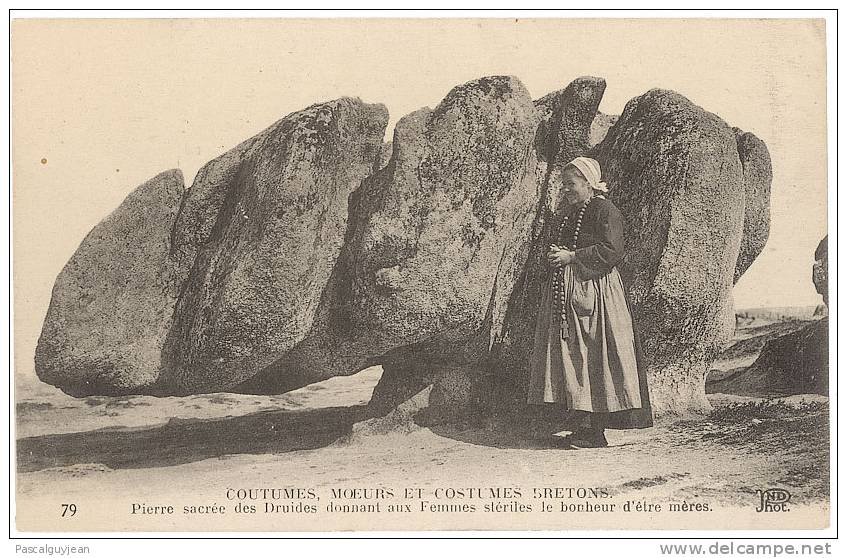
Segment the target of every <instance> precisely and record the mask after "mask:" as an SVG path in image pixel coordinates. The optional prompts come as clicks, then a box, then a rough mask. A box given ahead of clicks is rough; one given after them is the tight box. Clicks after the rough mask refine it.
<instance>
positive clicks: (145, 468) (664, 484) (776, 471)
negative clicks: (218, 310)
mask: <svg viewBox="0 0 847 558" xmlns="http://www.w3.org/2000/svg"><path fill="white" fill-rule="evenodd" d="M768 331H770V330H768ZM747 334H749V332H747ZM744 335H745V332H741V333H740V337H739V341H741V340H743V339H748V340H749V339H750V338H751V335H747V336H746V337H745V336H744ZM748 344H749V343H748ZM753 345H755V343H754V344H753ZM741 353H743V351H740V350H736V352H735V353H729V354H727V359H726V361H727V362H729V361H730V360H731V361H732V363H730V364H733V365H737V363H738V362H740V360H739V359H741V360H744V359H748V360H749V358H750V355H744V354H741ZM719 364H720V363H719ZM727 366H728V367H730V368H731V367H732V366H729V365H727ZM380 374H381V369H380V368H379V367H375V368H370V369H367V370H365V371H363V372H361V373H359V374H356V375H354V376H350V377H345V378H333V379H331V380H327V381H325V382H321V383H319V384H314V385H311V386H307V387H305V388H302V389H299V390H296V391H294V392H290V393H287V394H285V395H279V396H250V395H233V394H209V395H198V396H192V397H185V398H154V397H143V396H137V397H121V398H112V397H88V398H83V399H75V398H72V397H69V396H66V395H64V394H63V393H61V392H60V391H58V390H56V389H54V388H52V387H50V386H47V385H44V384H41V383H39V382H38V381H37V380H36V379H35V378H34V375H32V374H29V375H26V374H20V375H19V376H18V378H17V382H16V396H17V399H16V401H17V435H16V437H17V440H18V443H17V463H18V475H17V506H18V508H17V518H16V524H17V527H18V529H20V530H25V531H55V530H68V531H73V530H86V531H91V530H94V531H111V530H135V531H167V530H176V531H205V530H216V531H236V530H238V531H314V530H332V529H368V530H390V529H406V530H409V529H419V528H429V529H439V530H441V529H556V530H559V529H624V528H642V529H670V528H696V529H764V528H792V529H815V528H818V529H819V528H824V527H826V526H827V524H828V517H829V507H828V499H829V438H828V431H829V428H828V424H829V422H828V421H829V406H828V400H827V398H825V397H820V396H804V395H800V396H793V397H789V398H784V399H779V400H767V401H766V400H762V399H757V398H750V397H738V396H733V395H727V394H711V395H710V396H709V397H710V401H711V402H712V403H713V405H714V407H715V410H714V411H713V412H712V413H711V414H710V415H708V416H703V417H693V418H688V419H685V420H682V419H679V420H665V421H662V422H660V423H659V424H658V425H657V426H656V427H654V428H651V429H646V430H633V431H610V432H609V433H608V438H609V442H610V444H611V447H609V448H604V449H588V450H585V449H583V450H573V449H565V448H563V447H562V446H561V444H557V443H556V441H557V439H559V438H557V436H554V434H555V433H556V431H557V426H556V425H555V424H549V423H546V422H545V423H542V422H537V423H532V422H529V423H520V422H516V421H514V420H513V419H512V418H510V417H499V418H487V419H483V420H480V421H477V422H474V423H471V424H466V425H460V426H452V427H431V428H423V427H414V428H412V429H411V431H410V432H398V433H391V434H387V435H373V436H366V437H351V436H349V434H350V432H351V429H352V425H353V424H354V423H355V422H358V421H361V420H363V419H364V418H365V417H366V408H365V404H366V403H367V401H368V400H369V398H370V394H371V392H372V390H373V387H374V385H375V384H376V382H377V381H378V380H379V376H380ZM562 433H564V432H560V433H559V434H562ZM257 488H288V489H297V488H299V489H301V491H303V492H301V494H300V496H302V498H301V499H296V498H294V497H293V496H292V495H291V494H282V495H279V496H277V497H276V498H274V497H273V496H271V497H267V498H262V497H259V498H258V499H252V498H251V497H249V496H248V497H245V498H239V497H238V495H237V492H236V491H237V490H239V489H243V490H247V489H257ZM357 488H359V489H368V490H370V491H371V492H368V493H365V494H364V496H375V493H374V492H373V489H377V488H382V489H385V490H386V491H390V494H389V492H383V493H382V494H381V496H384V497H383V498H378V497H377V498H371V497H367V498H350V497H349V496H351V495H350V494H349V493H348V494H342V495H333V493H332V491H333V489H347V490H349V489H357ZM498 488H499V489H500V492H499V493H493V492H492V489H498ZM774 488H777V489H783V490H786V491H788V492H789V493H790V494H791V500H790V512H788V513H785V512H782V513H775V512H756V508H757V507H758V506H759V504H760V502H761V497H760V494H759V493H757V490H763V489H774ZM230 489H232V490H230ZM407 489H408V490H409V491H410V492H408V493H407V492H406V490H407ZM507 489H508V490H507ZM545 489H558V490H559V492H558V494H557V493H555V492H551V491H547V492H545ZM418 490H419V492H418ZM509 490H511V492H509ZM460 492H461V494H460ZM518 492H519V493H520V494H518ZM254 495H255V494H254ZM362 495H363V494H361V493H360V494H356V496H362ZM265 496H267V495H265ZM334 496H335V497H334ZM405 496H413V497H410V498H406V497H405ZM627 502H629V510H628V511H626V507H625V506H626V505H627ZM68 503H74V504H75V505H76V509H77V511H76V513H75V514H74V516H73V517H67V512H66V517H65V518H62V517H61V512H62V509H63V508H62V504H68ZM239 503H241V504H242V505H254V506H256V513H239V512H237V511H236V505H237V504H239ZM639 503H640V505H641V508H643V507H650V506H653V509H652V510H651V511H637V508H639V506H638V504H639ZM134 504H138V505H143V506H168V505H172V506H174V510H175V511H174V513H172V514H162V513H156V514H142V513H135V514H133V513H132V509H133V505H134ZM274 504H276V505H278V506H279V507H278V508H275V509H274V508H272V506H273V505H274ZM365 504H367V505H374V504H378V505H379V506H380V507H379V511H376V510H375V508H371V510H370V511H367V512H365V511H362V510H361V509H360V508H355V507H352V506H361V505H365ZM404 504H405V505H408V506H409V508H408V509H407V508H404V507H403V505H404ZM612 504H614V508H609V507H608V506H609V505H612ZM672 504H675V505H677V506H678V507H683V504H684V505H685V506H687V507H695V508H696V507H699V508H700V509H699V511H698V510H693V511H683V510H681V509H676V510H674V511H671V510H670V506H671V505H672ZM213 505H217V506H221V505H223V506H226V511H225V512H224V513H223V514H221V513H211V512H213V511H214V509H215V508H213V507H212V506H213ZM311 505H314V506H315V509H314V511H313V512H309V511H308V510H307V509H306V507H307V506H311ZM389 505H398V506H400V507H401V508H402V510H403V511H397V510H393V509H392V510H389V508H388V506H389ZM433 505H434V506H436V507H435V508H433V507H431V506H433ZM185 506H189V511H190V512H197V511H198V510H197V509H192V508H191V506H199V507H200V509H201V510H202V511H204V512H209V513H185V511H186V510H185V509H184V508H185ZM204 506H208V507H204ZM268 506H271V507H270V508H269V507H268ZM328 506H332V508H331V509H328ZM339 506H342V508H341V509H340V510H339V509H338V507H339ZM343 506H348V507H347V508H344V507H343ZM428 506H429V507H428ZM439 506H440V507H439ZM451 506H454V507H451ZM455 506H465V507H464V508H463V509H462V510H461V511H459V509H457V508H456V507H455ZM468 506H473V510H470V509H469V508H468ZM521 506H523V508H522V507H521ZM546 506H549V511H546V510H548V507H546ZM562 506H564V511H563V508H562ZM597 506H600V507H597ZM602 506H606V508H602ZM655 506H661V507H662V508H661V509H660V510H657V509H655ZM489 508H490V509H489ZM518 510H522V511H518Z"/></svg>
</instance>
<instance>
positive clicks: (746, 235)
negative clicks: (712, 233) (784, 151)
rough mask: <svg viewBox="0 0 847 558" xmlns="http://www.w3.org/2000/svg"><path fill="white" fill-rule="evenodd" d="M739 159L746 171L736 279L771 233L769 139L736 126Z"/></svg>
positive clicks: (760, 251) (747, 266) (753, 258)
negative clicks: (767, 140) (761, 137)
mask: <svg viewBox="0 0 847 558" xmlns="http://www.w3.org/2000/svg"><path fill="white" fill-rule="evenodd" d="M734 130H735V134H736V141H737V144H738V158H739V160H740V161H741V167H742V169H743V172H744V230H743V231H742V234H741V248H740V249H739V251H738V260H737V261H736V263H735V278H734V281H735V282H737V281H738V279H740V278H741V276H742V275H744V272H745V271H747V268H749V267H750V265H751V264H752V263H753V261H754V260H755V259H756V258H757V257H758V256H759V254H761V253H762V250H763V249H764V248H765V243H766V242H767V241H768V233H769V232H770V222H771V219H770V200H771V179H772V178H773V172H772V170H771V156H770V152H768V147H767V146H766V145H765V142H763V141H762V140H760V139H759V138H757V137H756V136H755V135H753V134H751V133H750V132H743V131H741V130H739V129H738V128H735V129H734Z"/></svg>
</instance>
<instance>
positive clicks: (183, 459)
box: [17, 405, 370, 473]
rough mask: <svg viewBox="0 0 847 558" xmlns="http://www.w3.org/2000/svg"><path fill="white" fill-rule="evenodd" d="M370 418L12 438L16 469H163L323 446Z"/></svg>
mask: <svg viewBox="0 0 847 558" xmlns="http://www.w3.org/2000/svg"><path fill="white" fill-rule="evenodd" d="M368 416H370V415H369V414H368V410H367V406H365V405H356V406H351V407H328V408H322V409H314V410H303V411H264V412H259V413H254V414H250V415H245V416H240V417H227V418H222V419H206V420H198V419H188V420H185V419H171V420H170V421H168V423H167V424H165V425H162V426H159V427H155V428H142V429H120V430H117V429H103V430H93V431H88V432H74V433H70V434H51V435H45V436H34V437H30V438H22V439H20V440H18V441H17V462H18V472H20V473H27V472H33V471H40V470H42V469H47V468H50V467H67V466H71V465H76V464H83V463H102V464H103V465H106V466H107V467H110V468H112V469H139V468H146V467H165V466H170V465H180V464H183V463H190V462H193V461H200V460H202V459H208V458H213V457H220V456H223V455H233V454H254V455H255V454H278V453H287V452H291V451H297V450H309V449H317V448H321V447H324V446H327V445H329V444H331V443H332V442H334V441H335V440H337V439H339V438H340V437H342V436H345V435H347V434H349V433H350V432H351V430H352V425H353V423H355V422H358V421H361V420H365V419H366V418H368Z"/></svg>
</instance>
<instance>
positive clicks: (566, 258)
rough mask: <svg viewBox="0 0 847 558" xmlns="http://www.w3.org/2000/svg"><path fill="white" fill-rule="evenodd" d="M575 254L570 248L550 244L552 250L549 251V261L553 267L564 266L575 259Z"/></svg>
mask: <svg viewBox="0 0 847 558" xmlns="http://www.w3.org/2000/svg"><path fill="white" fill-rule="evenodd" d="M575 257H576V256H575V254H574V253H573V252H571V251H570V250H566V249H565V248H562V247H561V246H556V245H555V244H551V245H550V250H549V251H548V252H547V262H548V263H549V264H550V265H552V266H553V267H562V266H565V265H568V264H569V263H571V262H572V261H574V258H575Z"/></svg>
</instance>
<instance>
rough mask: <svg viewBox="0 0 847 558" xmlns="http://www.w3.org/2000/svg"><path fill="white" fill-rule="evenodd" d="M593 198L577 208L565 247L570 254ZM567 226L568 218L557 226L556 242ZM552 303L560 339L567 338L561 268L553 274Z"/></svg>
mask: <svg viewBox="0 0 847 558" xmlns="http://www.w3.org/2000/svg"><path fill="white" fill-rule="evenodd" d="M592 199H593V196H591V197H589V198H588V199H587V200H585V201H584V202H582V207H580V208H579V213H577V215H576V226H575V227H574V231H573V238H572V239H571V243H570V245H569V246H567V248H568V249H570V251H571V252H573V251H575V250H576V243H577V241H578V240H579V230H580V229H581V228H582V218H583V217H584V216H585V210H586V209H588V204H590V203H591V200H592ZM567 224H568V216H567V215H565V217H564V218H563V219H562V224H561V225H559V230H558V231H557V232H556V240H557V241H559V242H561V238H562V233H563V232H564V230H565V225H567ZM553 301H554V302H555V304H556V309H557V310H558V312H557V314H558V317H559V324H560V326H559V329H560V331H561V334H562V339H567V338H568V325H567V323H568V322H567V316H566V313H565V272H564V269H562V268H557V269H556V270H555V272H554V273H553Z"/></svg>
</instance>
